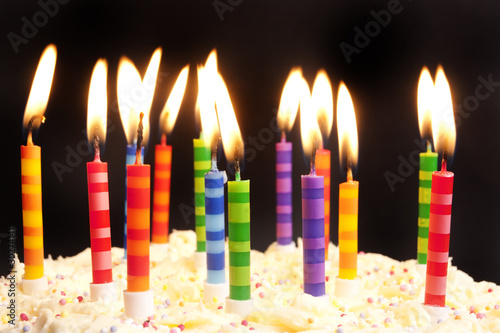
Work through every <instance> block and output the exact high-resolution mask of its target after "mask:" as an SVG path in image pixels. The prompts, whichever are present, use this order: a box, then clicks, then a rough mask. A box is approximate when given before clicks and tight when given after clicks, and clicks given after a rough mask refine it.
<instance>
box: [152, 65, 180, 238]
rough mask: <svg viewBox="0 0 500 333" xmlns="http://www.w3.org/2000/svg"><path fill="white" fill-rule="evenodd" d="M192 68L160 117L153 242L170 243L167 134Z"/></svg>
mask: <svg viewBox="0 0 500 333" xmlns="http://www.w3.org/2000/svg"><path fill="white" fill-rule="evenodd" d="M188 73H189V66H186V67H184V68H183V69H182V70H181V72H180V74H179V77H178V78H177V81H176V82H175V85H174V87H173V89H172V92H171V93H170V96H169V98H168V100H167V102H166V103H165V106H164V107H163V111H162V112H161V114H160V129H161V132H162V136H161V144H159V145H156V147H155V174H154V191H153V234H152V241H153V243H167V241H168V223H169V213H170V172H171V165H172V146H169V145H167V135H168V134H169V133H171V132H172V130H173V128H174V126H175V121H176V119H177V114H178V113H179V108H180V106H181V102H182V97H183V96H184V91H185V90H186V83H187V78H188Z"/></svg>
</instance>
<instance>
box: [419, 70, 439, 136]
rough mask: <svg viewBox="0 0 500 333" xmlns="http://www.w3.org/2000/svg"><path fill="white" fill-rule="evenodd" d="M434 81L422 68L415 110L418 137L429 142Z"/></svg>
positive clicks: (427, 71)
mask: <svg viewBox="0 0 500 333" xmlns="http://www.w3.org/2000/svg"><path fill="white" fill-rule="evenodd" d="M434 91H435V89H434V81H433V80H432V77H431V73H430V72H429V70H428V69H427V67H424V68H422V72H421V73H420V78H419V80H418V92H417V108H418V126H419V129H420V137H421V138H422V139H426V140H430V139H431V136H432V127H431V124H432V121H431V120H432V108H433V103H434V99H435V96H434Z"/></svg>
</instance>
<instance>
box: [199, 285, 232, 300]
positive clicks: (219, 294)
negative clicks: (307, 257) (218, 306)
mask: <svg viewBox="0 0 500 333" xmlns="http://www.w3.org/2000/svg"><path fill="white" fill-rule="evenodd" d="M228 295H229V284H228V283H227V282H224V283H209V282H207V280H205V281H204V282H203V303H205V304H212V303H221V302H223V301H224V299H225V298H226V297H227V296H228Z"/></svg>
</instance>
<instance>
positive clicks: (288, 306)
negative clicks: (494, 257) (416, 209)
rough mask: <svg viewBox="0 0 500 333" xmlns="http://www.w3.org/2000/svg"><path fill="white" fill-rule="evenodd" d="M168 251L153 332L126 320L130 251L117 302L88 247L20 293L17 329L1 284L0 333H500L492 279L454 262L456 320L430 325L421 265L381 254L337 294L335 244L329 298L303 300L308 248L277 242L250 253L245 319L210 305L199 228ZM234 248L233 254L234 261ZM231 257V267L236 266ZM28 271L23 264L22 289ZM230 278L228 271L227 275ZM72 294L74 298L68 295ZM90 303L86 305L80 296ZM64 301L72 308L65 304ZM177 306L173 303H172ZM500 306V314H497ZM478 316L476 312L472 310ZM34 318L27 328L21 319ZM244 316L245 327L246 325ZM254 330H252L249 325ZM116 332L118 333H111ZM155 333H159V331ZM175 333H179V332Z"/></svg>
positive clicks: (156, 253) (499, 294)
mask: <svg viewBox="0 0 500 333" xmlns="http://www.w3.org/2000/svg"><path fill="white" fill-rule="evenodd" d="M169 242H170V243H169V244H168V245H166V246H165V245H158V244H152V245H151V270H150V272H151V289H152V290H153V292H154V295H155V296H154V303H155V304H154V309H155V317H154V318H152V319H151V320H150V322H149V323H147V324H149V326H148V327H145V328H144V327H143V324H144V322H142V321H141V322H134V321H133V320H132V319H127V318H126V317H125V316H124V314H123V293H122V291H123V289H126V275H127V267H126V263H124V262H122V260H121V258H122V256H123V249H120V248H113V249H112V257H113V278H114V280H115V281H116V285H117V288H118V299H117V300H115V301H107V302H104V301H102V300H99V301H97V302H91V301H90V295H89V294H88V292H89V283H90V282H92V281H91V280H92V269H91V260H90V249H86V250H85V251H83V252H81V253H79V254H78V255H76V256H74V257H68V258H62V257H59V258H57V260H54V259H52V258H51V257H50V256H49V258H48V259H46V260H45V275H46V276H47V278H48V279H49V289H48V291H46V292H42V293H41V294H40V295H39V296H28V295H25V294H23V292H22V291H21V290H20V288H17V290H16V294H17V299H16V305H17V307H18V310H17V317H16V319H15V326H12V325H10V324H9V323H8V321H9V320H10V318H9V317H7V314H8V313H9V312H8V309H7V306H8V305H9V302H10V298H9V296H8V292H9V290H8V289H9V286H8V285H9V284H8V283H7V282H8V281H7V280H6V279H5V278H4V277H2V278H1V279H0V305H1V307H0V318H1V320H2V321H1V326H0V332H7V331H8V332H23V327H24V326H29V327H30V329H29V332H47V333H48V332H111V329H112V328H113V329H115V328H116V329H117V332H174V331H176V332H180V331H181V330H180V329H178V328H177V329H174V328H176V327H178V326H179V325H181V324H182V325H184V328H185V329H184V332H223V333H228V332H250V330H251V328H252V329H254V330H255V331H257V332H303V331H309V332H335V331H336V330H337V328H338V327H339V326H338V325H342V326H341V327H342V328H343V329H344V332H351V331H359V332H401V331H405V332H496V331H500V307H499V306H498V304H500V289H499V287H498V286H497V285H496V284H494V283H491V282H484V281H483V282H474V281H473V279H472V278H471V277H470V276H468V275H467V274H465V273H464V272H462V271H459V270H458V269H457V268H456V267H453V266H451V265H450V267H449V273H448V284H447V295H446V304H447V305H448V306H449V307H450V310H449V315H448V317H447V318H446V320H444V321H443V322H441V323H439V324H437V325H432V324H431V323H430V316H429V314H428V313H427V312H426V311H425V309H424V307H423V306H422V301H423V297H424V296H423V294H424V288H423V283H424V278H425V277H422V276H420V274H419V273H418V271H417V269H416V268H415V260H408V261H404V262H398V261H396V260H393V259H390V258H388V257H385V256H383V255H380V254H370V253H368V254H361V255H359V256H358V274H359V277H360V289H359V294H358V295H357V296H356V297H353V298H345V299H344V298H339V297H335V293H334V288H335V277H336V276H337V275H338V248H337V247H335V246H334V245H333V244H330V248H329V253H330V257H331V258H330V260H329V261H328V262H327V264H326V275H327V276H328V278H327V279H328V281H327V282H326V292H327V294H328V296H326V297H327V300H326V301H320V300H318V299H316V298H314V297H312V296H310V295H306V294H303V291H302V289H301V283H302V242H301V240H300V239H299V240H298V242H297V248H296V249H295V250H294V251H292V252H286V251H280V250H278V249H276V244H272V245H271V246H270V247H269V248H268V250H267V251H266V252H265V253H261V252H258V251H252V252H251V263H252V267H251V271H252V298H253V300H254V306H255V308H254V309H255V311H253V312H252V313H251V314H249V315H248V316H247V317H246V318H241V317H240V316H238V315H236V314H228V313H226V312H225V311H224V308H222V309H218V307H220V306H224V299H220V300H215V301H216V302H213V301H212V302H209V303H208V304H204V303H203V280H204V279H205V276H204V274H203V272H196V271H195V269H194V256H193V253H194V251H195V246H196V236H195V233H194V232H193V231H174V232H173V233H172V234H171V235H170V237H169ZM227 254H228V253H227V251H226V255H227ZM228 262H229V261H228V259H226V265H227V264H228ZM391 272H392V273H391ZM23 273H24V270H23V264H19V265H18V269H17V274H16V277H17V282H18V283H20V282H21V276H22V274H23ZM226 274H228V269H226ZM61 292H64V293H65V294H66V296H63V295H62V294H61ZM78 296H82V297H83V301H82V302H79V301H78V299H77V297H78ZM62 299H64V300H65V301H66V304H64V305H63V304H61V303H64V301H63V302H61V300H62ZM168 304H169V305H168ZM495 305H497V308H498V309H495ZM471 306H472V307H473V308H471ZM471 309H472V311H471ZM22 313H23V314H25V315H27V318H28V320H27V321H22V320H21V318H20V315H21V314H22ZM243 319H246V321H245V322H242V320H243ZM245 324H246V326H245ZM113 326H114V327H113ZM153 326H155V327H156V329H157V330H155V329H154V328H153ZM172 329H173V330H172Z"/></svg>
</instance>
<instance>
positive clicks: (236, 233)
mask: <svg viewBox="0 0 500 333" xmlns="http://www.w3.org/2000/svg"><path fill="white" fill-rule="evenodd" d="M228 220H229V227H228V229H229V298H230V299H232V300H239V301H243V300H249V299H250V180H239V179H238V177H237V180H236V181H229V182H228Z"/></svg>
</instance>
